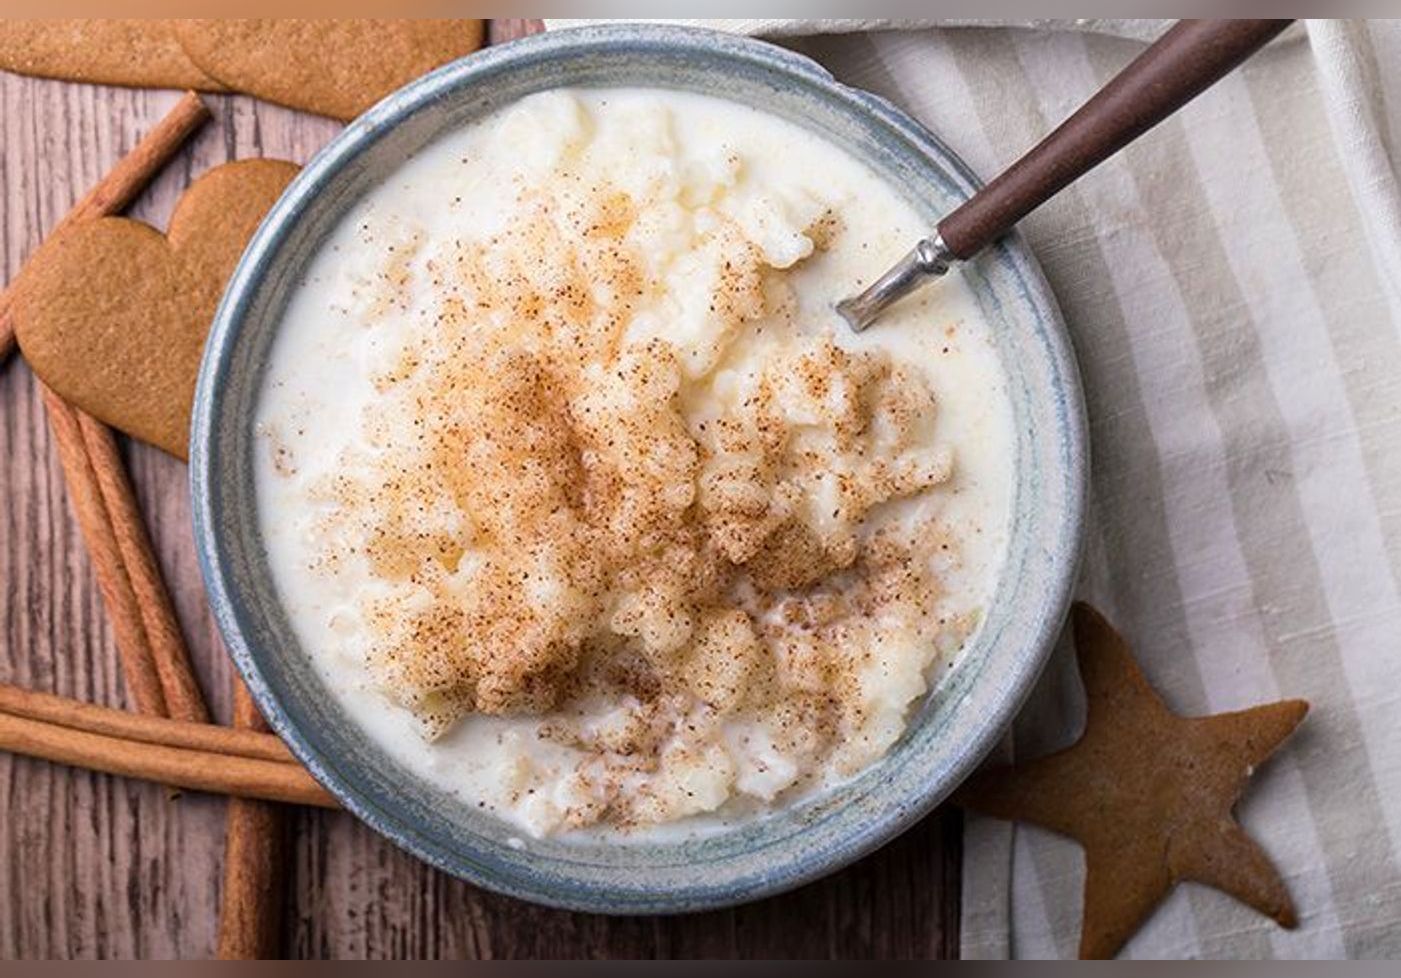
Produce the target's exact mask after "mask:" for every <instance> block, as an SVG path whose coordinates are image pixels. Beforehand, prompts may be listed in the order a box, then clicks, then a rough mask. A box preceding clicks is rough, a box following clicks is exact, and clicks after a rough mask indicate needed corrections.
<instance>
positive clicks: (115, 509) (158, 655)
mask: <svg viewBox="0 0 1401 978" xmlns="http://www.w3.org/2000/svg"><path fill="white" fill-rule="evenodd" d="M75 413H76V414H77V416H78V427H79V428H80V429H81V431H82V436H83V445H84V446H85V447H86V449H87V454H88V459H89V460H90V461H91V463H92V472H93V474H94V475H95V476H96V478H97V486H98V490H99V492H100V493H101V495H102V501H103V503H105V504H106V511H107V518H108V522H110V523H111V526H112V535H113V537H114V538H115V539H116V543H117V557H118V559H119V560H120V562H121V565H122V567H123V568H124V569H125V570H126V575H127V579H128V580H129V581H130V582H131V590H132V592H133V595H134V597H135V599H136V609H137V611H138V612H139V614H140V616H141V627H142V630H143V631H144V632H145V636H146V644H147V646H148V647H149V649H150V655H151V660H152V661H153V662H154V664H155V670H156V676H157V678H158V679H159V680H160V686H161V692H162V693H163V694H164V697H165V711H164V715H165V716H170V717H174V718H175V719H177V720H189V721H191V722H194V723H206V722H208V720H209V709H208V708H207V707H206V706H205V705H204V697H203V695H202V694H201V693H200V689H199V684H198V683H196V682H195V674H194V671H193V670H192V669H191V668H190V656H189V652H188V651H186V649H185V638H184V636H183V635H182V634H181V633H180V622H179V620H178V619H177V618H176V617H175V608H174V607H173V606H172V605H171V603H170V593H169V592H168V591H167V590H166V587H165V581H164V580H162V578H161V571H160V566H159V565H158V564H157V563H156V557H155V553H154V552H153V551H152V549H151V539H150V536H149V534H147V532H146V521H145V520H144V519H143V518H142V516H141V511H140V510H139V509H138V508H137V505H136V494H135V493H134V492H133V491H132V488H131V482H130V481H129V480H128V478H127V474H126V465H125V464H124V463H123V461H122V457H121V453H120V451H119V450H118V448H117V439H116V436H115V435H113V433H112V429H111V428H109V427H107V426H106V425H105V424H103V423H102V422H100V421H98V420H97V419H96V418H93V417H92V416H91V415H88V414H85V413H83V412H82V411H76V412H75ZM70 485H71V482H70Z"/></svg>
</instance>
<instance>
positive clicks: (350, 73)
mask: <svg viewBox="0 0 1401 978" xmlns="http://www.w3.org/2000/svg"><path fill="white" fill-rule="evenodd" d="M176 35H177V36H178V37H179V39H180V43H181V45H183V47H184V49H185V53H186V54H187V55H188V56H189V58H190V60H191V61H193V62H194V63H195V64H197V65H198V66H199V67H200V68H201V69H202V70H203V71H205V72H207V73H208V74H209V75H211V76H213V77H214V78H217V79H219V80H220V81H221V82H223V83H224V84H226V85H228V86H229V87H230V88H232V89H234V90H235V91H240V92H247V93H248V94H250V95H256V96H258V97H259V98H264V99H267V100H268V101H269V102H276V103H278V104H279V105H286V106H290V107H291V108H294V109H305V110H307V111H308V112H317V113H320V114H321V115H328V116H331V117H332V118H335V119H351V118H354V117H355V116H357V115H359V114H360V113H361V112H363V111H365V110H366V109H368V108H369V107H370V106H371V105H374V104H375V103H376V102H378V101H379V100H380V99H382V98H383V97H384V96H386V95H388V94H389V93H390V92H392V91H394V89H396V88H399V87H400V86H401V85H404V84H406V83H407V82H410V81H412V80H413V79H415V78H417V77H418V76H419V75H422V74H424V73H426V72H428V71H431V70H433V69H434V68H437V67H439V66H441V65H444V64H446V63H447V62H449V61H452V60H454V59H456V58H460V57H462V56H463V55H465V54H470V53H471V52H473V51H475V50H477V48H479V47H481V44H482V22H481V21H480V20H187V21H179V22H178V26H177V28H176Z"/></svg>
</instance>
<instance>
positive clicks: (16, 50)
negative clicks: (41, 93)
mask: <svg viewBox="0 0 1401 978" xmlns="http://www.w3.org/2000/svg"><path fill="white" fill-rule="evenodd" d="M175 23H177V22H176V21H173V20H0V69H4V70H5V71H14V72H18V73H19V74H22V75H39V76H42V77H45V78H62V79H66V80H68V81H80V82H92V83H95V84H100V85H128V86H134V87H151V88H196V89H199V90H201V91H205V92H221V91H223V90H224V86H223V85H221V84H220V83H219V82H217V81H215V80H214V79H213V78H211V77H209V75H207V74H205V73H204V72H203V71H201V70H200V69H199V68H197V67H195V64H194V62H193V61H191V60H190V59H189V57H188V56H187V55H186V54H185V51H184V49H183V48H181V46H180V42H179V41H178V40H176V38H175V32H174V30H173V29H172V25H173V24H175Z"/></svg>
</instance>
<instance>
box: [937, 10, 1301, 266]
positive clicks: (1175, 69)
mask: <svg viewBox="0 0 1401 978" xmlns="http://www.w3.org/2000/svg"><path fill="white" fill-rule="evenodd" d="M1290 23H1291V21H1288V20H1180V21H1178V22H1177V23H1176V24H1175V25H1173V27H1172V28H1171V29H1170V30H1169V31H1168V32H1167V33H1166V34H1164V35H1163V36H1162V37H1161V38H1159V39H1158V40H1157V42H1156V43H1154V44H1153V45H1152V46H1151V47H1149V48H1148V50H1146V51H1144V52H1143V53H1142V54H1140V55H1139V56H1138V57H1137V58H1135V59H1134V60H1133V62H1132V63H1131V64H1130V65H1129V66H1128V67H1127V68H1125V69H1124V70H1123V71H1121V72H1119V74H1117V75H1115V76H1114V78H1113V79H1112V80H1111V81H1110V82H1109V84H1107V85H1105V86H1104V87H1103V88H1102V89H1100V90H1099V91H1098V92H1097V93H1096V94H1095V95H1094V96H1093V97H1092V98H1091V99H1090V100H1089V101H1088V102H1086V103H1085V104H1084V105H1082V106H1080V108H1079V109H1078V110H1077V111H1076V112H1075V114H1074V115H1072V116H1071V117H1070V118H1069V119H1066V120H1065V121H1064V122H1062V123H1061V124H1060V126H1059V127H1058V128H1057V129H1056V130H1055V131H1054V132H1052V133H1051V134H1050V135H1049V136H1047V137H1046V138H1045V139H1043V140H1041V142H1039V143H1037V144H1036V146H1034V147H1033V148H1032V149H1031V151H1030V152H1028V153H1027V154H1026V155H1024V156H1023V157H1022V158H1021V159H1019V160H1017V161H1016V162H1015V163H1013V164H1012V165H1011V166H1009V167H1008V168H1007V169H1006V170H1004V171H1003V172H1002V173H1001V174H999V175H998V176H997V177H996V178H995V179H994V180H993V181H992V182H991V183H989V184H988V185H987V186H985V187H984V188H983V189H982V190H980V191H978V192H977V193H976V194H974V195H973V196H972V197H970V198H969V199H968V200H967V201H966V202H965V203H964V204H963V205H962V206H960V207H959V208H958V209H957V210H955V211H954V212H953V213H952V214H950V215H948V216H947V217H945V218H944V219H943V220H942V221H940V222H939V236H940V237H941V238H942V239H943V242H944V246H945V247H946V248H947V249H948V251H949V252H950V253H951V254H952V255H953V256H954V257H956V258H971V257H972V256H973V255H975V254H977V253H978V252H979V251H981V250H982V249H983V248H984V247H985V246H987V245H989V244H991V243H992V242H993V241H996V240H997V239H998V238H1000V237H1002V235H1004V234H1006V233H1007V232H1008V231H1010V230H1011V229H1012V226H1013V225H1014V224H1016V223H1017V222H1018V221H1020V220H1021V219H1022V218H1023V217H1025V216H1026V215H1027V214H1029V213H1030V212H1031V211H1033V210H1035V209H1036V208H1037V207H1039V206H1040V205H1041V204H1042V203H1043V202H1045V201H1046V200H1047V199H1049V198H1050V197H1052V196H1054V195H1055V194H1056V193H1058V192H1059V191H1060V190H1061V189H1062V188H1063V187H1064V186H1065V185H1066V184H1068V183H1070V182H1071V181H1072V180H1075V179H1077V178H1079V177H1080V176H1081V175H1083V174H1085V173H1087V172H1089V171H1090V170H1092V169H1093V168H1094V167H1096V166H1097V165H1099V164H1100V163H1101V162H1103V161H1104V160H1105V158H1107V157H1108V156H1110V155H1111V154H1113V153H1115V152H1117V151H1118V150H1120V149H1122V148H1123V147H1125V146H1127V145H1128V144H1129V143H1131V142H1133V140H1135V139H1137V138H1138V137H1139V136H1140V135H1142V134H1143V133H1145V132H1147V131H1148V130H1149V129H1151V128H1153V127H1154V126H1156V125H1157V124H1158V123H1159V122H1162V121H1163V120H1164V119H1166V118H1167V117H1168V116H1169V115H1171V114H1172V113H1174V112H1176V111H1177V110H1178V109H1180V108H1181V107H1182V106H1184V105H1186V104H1187V103H1188V102H1190V101H1191V100H1192V99H1193V98H1195V97H1196V96H1197V95H1199V94H1200V93H1201V92H1202V91H1203V90H1205V89H1206V88H1208V87H1209V86H1210V85H1212V84H1213V83H1214V82H1216V81H1217V80H1218V79H1220V78H1221V77H1222V76H1223V75H1225V74H1226V73H1227V72H1229V71H1230V70H1231V69H1232V68H1234V67H1236V65H1238V64H1240V63H1241V62H1242V61H1244V60H1245V59H1246V58H1248V57H1249V56H1250V55H1251V54H1253V53H1254V52H1255V51H1257V50H1258V49H1259V48H1261V47H1262V46H1263V45H1264V44H1265V43H1266V42H1267V41H1269V40H1270V38H1272V37H1274V36H1276V35H1277V34H1279V33H1280V32H1281V31H1283V30H1284V29H1285V28H1286V27H1288V26H1289V24H1290Z"/></svg>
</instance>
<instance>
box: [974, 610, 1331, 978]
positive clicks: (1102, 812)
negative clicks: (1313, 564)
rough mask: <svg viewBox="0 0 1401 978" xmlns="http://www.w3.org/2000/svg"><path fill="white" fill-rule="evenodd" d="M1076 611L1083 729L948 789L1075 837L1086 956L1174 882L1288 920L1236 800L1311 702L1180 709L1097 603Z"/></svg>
mask: <svg viewBox="0 0 1401 978" xmlns="http://www.w3.org/2000/svg"><path fill="white" fill-rule="evenodd" d="M1072 620H1073V622H1074V629H1075V645H1076V650H1077V653H1078V658H1079V662H1080V674H1081V678H1082V679H1083V681H1084V685H1085V695H1086V699H1087V702H1088V710H1087V716H1086V720H1085V732H1084V734H1083V736H1081V738H1080V740H1079V741H1077V742H1076V743H1075V744H1074V745H1072V746H1071V747H1068V748H1066V749H1065V750H1062V751H1059V752H1057V753H1054V754H1050V755H1048V756H1046V757H1042V758H1040V759H1038V760H1034V761H1030V762H1027V763H1024V764H1014V765H1012V766H1010V767H1004V768H998V769H994V770H988V771H984V772H982V773H980V774H977V775H975V776H974V777H973V778H972V779H970V780H969V781H968V783H967V784H965V785H964V787H963V788H962V789H960V790H959V792H958V793H957V794H956V795H955V796H954V800H955V801H956V802H957V803H958V804H960V805H962V806H963V807H965V808H968V809H970V810H972V811H975V812H981V813H983V814H985V815H991V816H994V817H996V818H1006V819H1016V820H1019V821H1025V822H1031V823H1033V824H1036V825H1040V826H1043V827H1044V828H1047V829H1050V830H1051V831H1053V832H1059V833H1061V834H1062V835H1067V836H1070V837H1071V838H1073V839H1075V840H1076V841H1078V842H1079V843H1080V844H1081V845H1082V846H1083V847H1084V850H1085V907H1084V917H1083V922H1082V924H1081V931H1080V956H1081V957H1082V958H1107V957H1112V956H1113V955H1115V954H1116V953H1118V951H1119V949H1120V948H1121V947H1123V945H1124V943H1125V942H1126V941H1127V940H1128V939H1129V937H1131V936H1132V935H1133V933H1134V931H1136V930H1137V929H1138V927H1139V925H1140V924H1141V923H1142V922H1143V921H1144V920H1145V919H1146V918H1147V917H1148V915H1149V914H1150V913H1152V911H1153V909H1154V908H1155V907H1156V906H1157V905H1158V903H1159V902H1160V901H1161V900H1162V899H1163V898H1164V897H1165V896H1167V894H1168V893H1169V892H1170V891H1171V890H1172V888H1173V887H1174V886H1175V885H1176V884H1177V883H1179V882H1181V881H1183V880H1192V881H1195V882H1198V883H1205V884H1206V885H1207V886H1214V887H1216V888H1217V889H1219V890H1223V891H1225V892H1226V893H1229V894H1231V895H1232V896H1234V897H1235V898H1236V899H1238V900H1241V901H1242V902H1244V903H1246V904H1248V905H1249V906H1251V907H1254V908H1255V909H1256V910H1259V911H1260V912H1261V913H1263V914H1266V915H1267V916H1269V917H1272V918H1274V920H1275V921H1277V922H1278V923H1279V924H1280V925H1281V926H1284V927H1293V926H1294V925H1295V923H1296V918H1295V914H1294V905H1293V903H1292V902H1291V901H1290V899H1289V893H1288V892H1287V891H1286V889H1285V887H1284V882H1283V881H1282V880H1281V879H1280V877H1279V874H1278V873H1277V872H1276V871H1275V868H1274V866H1273V865H1271V863H1270V861H1269V858H1268V857H1267V856H1266V855H1265V853H1264V852H1263V851H1262V850H1261V849H1260V847H1259V846H1258V845H1257V844H1256V843H1255V841H1254V840H1252V839H1251V838H1250V837H1249V836H1248V835H1246V833H1245V830H1244V829H1242V828H1241V826H1240V824H1239V823H1238V822H1237V821H1236V819H1235V816H1234V814H1233V809H1234V808H1235V805H1236V802H1237V800H1239V798H1240V795H1241V792H1242V790H1243V789H1244V787H1245V782H1246V779H1248V778H1249V777H1250V774H1251V772H1253V771H1254V770H1255V768H1256V767H1257V766H1258V765H1259V764H1260V763H1261V762H1262V761H1264V760H1265V759H1266V758H1267V757H1269V756H1270V755H1271V754H1272V753H1274V751H1275V748H1277V747H1278V746H1279V745H1280V744H1281V743H1282V742H1283V741H1284V739H1285V738H1286V737H1288V736H1289V734H1290V733H1291V732H1292V731H1293V730H1294V728H1295V727H1297V726H1298V725H1299V722H1300V721H1301V720H1303V718H1304V714H1306V713H1307V712H1308V704H1307V703H1305V702H1304V701H1303V700H1285V701H1283V702H1280V703H1270V704H1268V705H1266V706H1257V707H1254V708H1252V709H1249V710H1241V711H1240V712H1238V713H1222V714H1218V715H1216V716H1207V717H1180V716H1177V715H1176V714H1174V713H1173V712H1172V711H1170V710H1169V709H1168V708H1167V706H1166V705H1165V704H1164V703H1163V701H1162V700H1161V699H1159V697H1158V695H1157V694H1156V693H1155V692H1154V691H1153V689H1152V687H1151V686H1149V685H1148V681H1147V680H1146V679H1145V678H1144V676H1143V673H1142V672H1140V671H1139V668H1138V666H1137V664H1136V663H1135V662H1134V659H1133V655H1132V654H1131V653H1130V651H1129V647H1128V644H1127V643H1126V642H1125V641H1124V639H1123V637H1122V636H1120V635H1119V634H1118V633H1117V632H1116V631H1115V630H1114V629H1113V627H1112V626H1111V625H1110V624H1109V623H1108V622H1107V621H1105V620H1104V618H1103V617H1102V616H1101V615H1100V614H1099V613H1098V612H1097V611H1095V610H1094V609H1093V608H1091V607H1089V606H1088V605H1085V604H1076V605H1075V607H1074V609H1073V611H1072Z"/></svg>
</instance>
